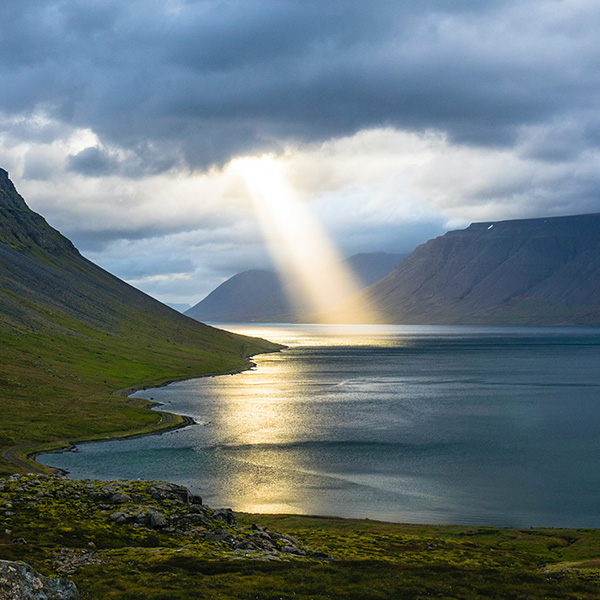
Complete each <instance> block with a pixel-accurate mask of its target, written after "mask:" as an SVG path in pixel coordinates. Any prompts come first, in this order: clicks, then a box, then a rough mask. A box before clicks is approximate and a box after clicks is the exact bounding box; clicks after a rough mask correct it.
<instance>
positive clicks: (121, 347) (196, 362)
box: [0, 169, 278, 473]
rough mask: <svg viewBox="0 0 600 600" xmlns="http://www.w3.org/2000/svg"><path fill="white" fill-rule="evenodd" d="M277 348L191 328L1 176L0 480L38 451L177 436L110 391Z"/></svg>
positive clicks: (160, 419)
mask: <svg viewBox="0 0 600 600" xmlns="http://www.w3.org/2000/svg"><path fill="white" fill-rule="evenodd" d="M277 348H278V346H276V345H274V344H271V343H269V342H266V341H264V340H258V339H254V338H248V337H243V336H238V335H234V334H230V333H227V332H223V331H220V330H218V329H214V328H212V327H208V326H206V325H203V324H201V323H198V322H196V321H194V320H192V319H189V318H187V317H185V316H183V315H181V314H180V313H178V312H176V311H175V310H172V309H170V308H168V307H166V306H164V305H163V304H161V303H160V302H157V301H156V300H154V299H152V298H150V297H149V296H147V295H145V294H143V293H142V292H140V291H138V290H136V289H135V288H133V287H131V286H129V285H127V284H126V283H124V282H123V281H121V280H119V279H118V278H116V277H114V276H112V275H110V274H109V273H107V272H106V271H104V270H103V269H101V268H99V267H98V266H96V265H94V264H93V263H91V262H90V261H88V260H87V259H85V258H83V257H82V256H81V255H80V254H79V252H78V251H77V250H76V248H75V247H74V246H73V245H72V244H71V242H70V241H69V240H67V239H66V238H65V237H63V236H62V235H61V234H60V233H59V232H57V231H56V230H54V229H53V228H52V227H50V226H49V225H48V224H47V223H46V221H45V220H44V219H43V218H42V217H41V216H40V215H38V214H36V213H34V212H33V211H31V210H30V209H29V208H28V207H27V205H26V204H25V202H24V200H23V199H22V198H21V196H19V194H18V193H17V191H16V190H15V188H14V186H13V184H12V182H11V181H10V179H9V178H8V174H7V173H6V171H4V170H2V169H0V406H1V408H2V413H1V414H2V426H1V428H0V452H1V453H2V454H1V458H0V473H9V472H14V471H15V470H17V468H19V469H21V470H22V469H24V468H26V463H23V462H22V461H23V459H24V456H25V455H26V454H27V453H29V452H32V451H34V450H37V449H38V448H40V447H42V446H46V447H47V446H56V445H60V444H63V443H65V442H66V441H67V440H70V441H72V440H80V439H84V438H95V437H108V436H112V435H118V434H119V433H121V434H123V433H125V432H129V433H131V432H133V431H143V430H151V429H156V428H159V427H166V426H174V425H177V424H178V423H181V421H182V419H181V418H180V417H175V416H172V415H166V414H160V413H157V412H151V411H149V410H146V409H145V408H144V405H145V404H146V403H144V402H143V401H140V400H132V399H129V398H127V397H125V396H124V395H120V394H114V392H115V390H122V389H124V388H129V387H132V386H142V385H143V386H147V385H156V384H160V383H163V382H166V381H171V380H176V379H182V378H187V377H194V376H200V375H206V374H211V373H223V372H228V371H232V370H237V369H242V368H244V367H246V366H247V365H248V357H249V356H251V355H252V354H256V353H260V352H267V351H273V350H276V349H277Z"/></svg>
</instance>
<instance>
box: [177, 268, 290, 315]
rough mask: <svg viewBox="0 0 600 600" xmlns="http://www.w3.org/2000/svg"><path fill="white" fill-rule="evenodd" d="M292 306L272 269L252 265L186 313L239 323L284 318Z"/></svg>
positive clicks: (282, 285) (225, 282)
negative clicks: (248, 269) (252, 266)
mask: <svg viewBox="0 0 600 600" xmlns="http://www.w3.org/2000/svg"><path fill="white" fill-rule="evenodd" d="M291 311H292V308H291V306H290V304H289V302H288V300H287V298H286V296H285V293H284V284H283V282H282V281H281V279H280V278H279V276H278V275H277V274H276V273H274V272H273V271H267V270H263V269H252V270H250V271H244V272H243V273H238V274H237V275H234V276H233V277H231V278H229V279H228V280H227V281H224V282H223V283H222V284H221V285H220V286H219V287H217V288H216V289H215V290H213V291H212V292H211V293H210V294H209V295H208V296H206V298H204V300H202V301H200V302H199V303H198V304H196V305H195V306H192V308H190V309H189V310H188V311H186V312H185V314H186V315H187V316H188V317H192V318H193V319H197V320H198V321H209V322H212V323H228V322H229V323H238V322H246V321H255V322H257V321H263V322H264V321H286V320H289V315H290V313H291Z"/></svg>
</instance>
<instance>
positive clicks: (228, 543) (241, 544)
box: [0, 474, 328, 600]
mask: <svg viewBox="0 0 600 600" xmlns="http://www.w3.org/2000/svg"><path fill="white" fill-rule="evenodd" d="M0 486H1V491H0V521H2V525H3V527H4V530H5V532H7V533H6V535H13V536H14V537H13V545H17V544H19V543H20V544H27V543H29V545H32V546H33V545H35V543H36V540H35V535H34V534H30V533H28V534H27V540H26V539H23V538H20V537H18V535H19V533H20V532H21V531H20V529H19V519H18V514H19V513H21V512H22V511H23V510H27V511H28V512H29V513H30V514H31V515H34V514H36V513H38V514H39V515H40V518H43V519H47V518H53V519H55V520H56V519H57V515H59V514H62V515H63V516H62V519H61V520H59V521H57V522H56V527H58V528H59V529H61V532H62V534H63V535H64V539H65V540H73V539H74V540H75V544H76V546H77V548H76V549H75V548H74V549H73V551H74V553H71V554H69V553H66V554H65V553H64V552H63V553H62V554H61V556H60V560H59V559H57V561H58V562H57V563H56V571H57V573H58V574H60V575H71V574H72V573H74V572H75V570H76V569H78V568H79V567H80V566H84V565H86V564H90V561H91V562H92V563H93V562H94V561H95V560H97V557H96V556H95V553H94V552H90V551H89V548H90V547H95V543H94V540H95V541H96V542H98V541H100V542H101V543H102V544H103V545H105V544H106V543H107V541H106V538H107V535H108V536H110V531H111V530H112V531H114V532H115V533H116V534H117V537H118V538H123V537H124V536H127V535H128V534H129V535H131V536H133V537H134V538H136V540H137V542H138V543H139V542H144V543H146V542H147V541H148V540H149V539H151V540H156V539H158V538H157V536H158V537H160V536H165V541H167V540H168V541H169V543H170V541H171V539H172V537H173V536H182V537H183V536H185V538H188V539H193V540H197V542H198V543H201V544H202V545H204V544H205V543H207V544H211V545H214V551H216V552H221V553H227V552H240V553H243V556H245V557H248V558H256V559H257V560H262V558H261V557H264V556H267V555H268V556H269V557H276V556H279V557H280V558H282V559H285V560H288V559H290V558H298V557H306V558H317V559H318V560H327V558H328V557H326V558H325V559H323V556H324V555H322V554H319V555H318V556H317V554H315V553H312V552H311V550H310V549H309V548H306V547H305V546H304V545H303V544H301V543H300V542H299V541H298V540H296V539H294V538H292V537H291V536H287V535H284V534H280V533H276V532H272V531H268V530H267V529H266V528H264V527H259V526H258V525H253V526H252V528H251V529H247V528H245V527H243V526H241V525H240V524H238V523H237V522H236V519H235V515H234V514H233V512H232V510H231V509H229V508H221V509H212V508H211V507H210V506H207V505H205V504H202V498H201V497H200V496H196V495H194V494H192V493H191V492H190V491H189V490H188V489H187V488H185V487H183V486H181V485H177V484H174V483H167V482H163V481H128V480H121V481H110V482H108V481H77V480H71V479H67V478H65V477H62V476H52V475H41V474H27V475H12V476H10V477H8V478H6V479H3V480H0ZM32 501H33V504H32V503H31V502H32ZM7 508H11V510H10V511H9V510H6V509H7ZM13 514H14V515H17V516H15V517H14V519H13ZM32 518H34V519H35V517H34V516H32ZM115 528H118V533H117V530H116V529H115ZM121 528H122V529H121ZM9 531H10V532H13V531H14V533H8V532H9ZM150 532H151V533H150ZM30 535H33V539H29V537H30ZM96 535H97V536H98V539H96ZM149 536H151V537H149ZM153 543H154V542H153ZM182 543H183V544H186V543H187V540H183V539H182ZM91 544H92V545H93V546H92V545H91ZM82 547H83V548H85V549H86V550H84V549H82ZM0 600H3V596H2V595H1V594H0Z"/></svg>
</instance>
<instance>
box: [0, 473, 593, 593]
mask: <svg viewBox="0 0 600 600" xmlns="http://www.w3.org/2000/svg"><path fill="white" fill-rule="evenodd" d="M200 502H201V500H200V499H199V498H198V497H195V496H192V495H190V494H188V493H187V491H186V490H185V488H182V487H181V486H174V485H172V484H165V483H157V482H127V481H120V482H97V481H81V482H79V481H71V480H68V479H66V478H61V477H52V476H42V475H24V476H12V477H10V478H8V479H5V480H3V481H0V532H1V533H0V556H2V557H3V558H4V559H8V560H20V561H24V562H27V563H29V564H31V566H33V567H34V568H35V569H37V570H38V571H40V572H41V573H43V574H44V575H47V576H61V577H68V578H70V579H72V580H73V581H74V582H75V583H76V584H77V586H78V588H79V591H80V594H81V597H82V598H83V600H105V599H122V600H133V599H136V600H137V599H149V600H167V599H168V600H178V599H182V600H183V599H190V600H191V599H198V598H203V599H211V600H212V599H215V600H216V599H239V600H278V599H286V600H288V599H289V600H292V599H294V600H298V599H300V598H304V599H306V600H308V599H312V600H324V599H348V600H350V599H352V600H368V599H390V600H391V599H394V600H401V599H415V600H416V599H425V598H461V599H465V600H466V599H476V598H477V599H482V598H498V599H509V598H510V599H516V598H519V599H520V598H523V599H525V598H526V599H537V598H539V599H542V598H546V599H557V600H558V599H561V600H564V599H570V598H571V599H581V600H584V599H586V600H587V599H590V600H591V599H592V598H594V599H595V598H598V597H599V596H600V560H599V559H600V532H599V531H597V530H569V529H524V530H515V529H497V528H492V527H466V526H427V525H406V524H392V523H382V522H374V521H359V520H345V519H338V518H318V517H305V516H289V515H275V516H268V515H244V514H238V515H235V518H234V517H233V515H231V513H230V512H229V511H227V510H216V511H215V510H213V509H210V508H208V507H205V506H203V505H201V504H200Z"/></svg>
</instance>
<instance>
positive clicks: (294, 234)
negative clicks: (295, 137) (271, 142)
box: [232, 156, 373, 322]
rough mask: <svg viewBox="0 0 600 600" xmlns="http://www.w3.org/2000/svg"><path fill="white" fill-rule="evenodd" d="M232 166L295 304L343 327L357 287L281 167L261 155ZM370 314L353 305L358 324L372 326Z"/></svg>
mask: <svg viewBox="0 0 600 600" xmlns="http://www.w3.org/2000/svg"><path fill="white" fill-rule="evenodd" d="M232 166H233V168H234V169H236V170H237V171H238V172H239V173H240V175H241V177H242V178H243V180H244V181H245V183H246V186H247V188H248V193H249V195H250V197H251V198H252V201H253V203H254V207H255V210H256V214H257V216H258V219H259V221H260V225H261V228H262V230H263V235H264V236H265V239H266V240H267V243H268V245H269V249H270V252H271V255H272V258H273V261H274V263H275V264H276V266H277V268H278V270H279V271H280V273H281V275H282V277H283V278H284V280H285V281H286V283H287V284H288V285H287V287H286V289H287V291H288V294H289V296H290V300H291V302H292V303H293V305H294V306H295V307H296V309H297V310H298V311H300V312H301V313H302V312H303V313H304V314H305V315H307V314H309V315H310V316H311V317H313V318H318V319H319V320H327V321H337V322H344V321H345V318H344V313H345V310H344V311H342V308H341V306H342V305H344V306H346V301H347V300H348V298H354V297H355V294H356V292H357V291H358V289H359V286H358V285H357V283H356V281H355V278H354V276H353V274H352V273H351V272H350V271H349V270H348V269H347V268H346V267H345V266H344V265H343V263H342V260H343V259H342V257H341V255H340V253H339V252H338V250H337V248H336V247H335V245H334V244H333V242H332V241H331V239H330V238H329V236H328V235H327V233H326V232H325V231H324V229H323V228H322V227H321V226H320V224H319V223H318V221H317V220H316V219H315V218H314V217H313V216H312V214H311V213H310V211H309V209H308V207H307V205H306V204H305V203H303V202H302V201H301V199H300V198H299V197H298V194H297V193H296V191H295V190H294V189H293V187H292V186H291V185H290V184H289V182H288V181H287V179H286V177H285V173H284V171H283V166H282V164H281V163H280V162H278V161H277V160H275V159H274V158H272V157H271V156H261V157H244V158H240V159H236V160H235V161H234V163H233V165H232ZM324 267H327V269H326V271H325V270H324ZM325 273H326V275H325ZM370 312H371V311H369V310H367V309H366V308H365V307H362V306H361V307H360V308H359V307H357V306H356V302H355V301H353V302H352V314H353V319H354V320H355V319H356V315H357V314H360V315H361V318H360V320H361V321H366V322H368V321H372V320H373V319H372V316H373V315H371V314H370Z"/></svg>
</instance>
